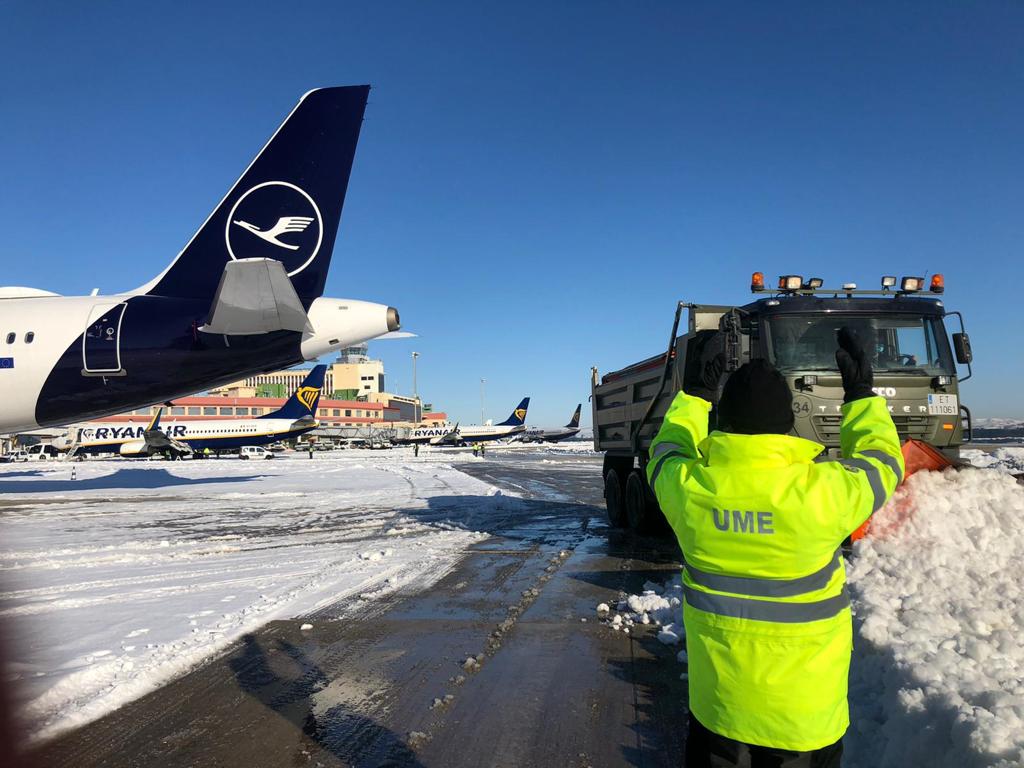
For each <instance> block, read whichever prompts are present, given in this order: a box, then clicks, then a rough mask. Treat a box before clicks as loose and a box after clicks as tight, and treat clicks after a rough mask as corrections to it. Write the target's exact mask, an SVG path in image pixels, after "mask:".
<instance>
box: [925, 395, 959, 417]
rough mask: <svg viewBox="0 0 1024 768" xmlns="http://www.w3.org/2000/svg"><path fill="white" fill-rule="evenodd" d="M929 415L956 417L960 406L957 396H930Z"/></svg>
mask: <svg viewBox="0 0 1024 768" xmlns="http://www.w3.org/2000/svg"><path fill="white" fill-rule="evenodd" d="M928 413H929V414H930V415H932V416H956V415H958V414H959V413H960V404H959V403H958V402H957V400H956V395H928Z"/></svg>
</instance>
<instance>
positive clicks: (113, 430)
mask: <svg viewBox="0 0 1024 768" xmlns="http://www.w3.org/2000/svg"><path fill="white" fill-rule="evenodd" d="M326 371H327V366H326V365H318V366H316V367H315V368H313V370H311V371H310V372H309V374H308V375H307V376H306V378H305V379H304V380H303V382H302V384H301V385H300V386H299V388H298V389H297V390H295V392H294V393H293V394H292V396H291V397H290V398H288V400H287V401H286V402H285V404H284V405H283V406H281V407H280V408H279V409H278V410H276V411H273V412H272V413H267V414H264V415H263V416H259V417H257V418H254V419H209V420H206V421H202V420H198V419H193V420H184V421H177V420H175V421H172V422H170V423H169V424H163V425H161V424H160V413H159V412H158V413H157V415H156V416H155V417H153V420H152V421H151V422H150V423H149V424H148V426H143V425H142V424H113V423H111V424H89V425H87V426H83V427H78V428H77V429H75V430H74V435H73V437H72V440H71V445H70V452H69V453H70V455H71V456H82V455H87V454H96V453H118V454H120V455H121V456H153V455H155V454H159V453H162V454H167V455H171V456H176V455H181V454H189V453H194V452H196V451H202V450H203V449H205V448H209V449H210V450H211V451H223V450H237V449H239V448H241V447H242V446H243V445H266V444H268V443H274V442H277V441H278V440H291V439H294V438H296V437H298V436H299V435H304V434H306V433H307V432H309V431H310V430H313V429H316V427H317V421H316V407H317V404H318V403H319V402H320V393H321V392H322V391H323V386H324V375H325V372H326Z"/></svg>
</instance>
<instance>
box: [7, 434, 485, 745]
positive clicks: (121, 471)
mask: <svg viewBox="0 0 1024 768" xmlns="http://www.w3.org/2000/svg"><path fill="white" fill-rule="evenodd" d="M72 471H74V473H75V479H71V473H72ZM496 493H497V491H496V489H495V488H494V487H492V486H490V485H488V484H486V483H483V482H481V481H478V480H475V479H473V478H471V477H469V476H467V475H465V474H463V473H461V472H459V471H457V470H456V469H454V468H453V466H452V465H451V463H450V459H449V457H447V456H445V455H443V454H441V453H440V452H423V453H421V456H420V457H419V458H418V459H414V458H413V457H412V453H411V451H394V452H389V453H382V454H375V453H367V452H344V453H343V452H334V453H318V454H316V455H315V458H314V459H313V460H309V459H308V458H305V457H304V456H303V455H301V454H300V455H294V454H292V455H289V456H286V457H284V458H277V459H274V460H271V461H240V460H237V459H225V460H210V461H191V462H188V461H186V462H175V463H168V462H124V461H94V462H85V463H77V464H65V463H53V464H50V463H39V464H35V463H33V464H18V465H0V580H2V581H0V618H2V619H3V620H4V623H5V624H8V625H12V626H13V629H14V630H15V632H16V633H17V634H18V636H19V637H20V639H21V642H20V643H18V646H17V655H16V658H15V660H14V663H13V664H11V665H10V666H9V668H7V669H5V670H3V674H5V675H6V676H7V678H8V679H9V680H16V681H17V686H18V687H19V690H20V693H21V695H22V696H23V697H24V700H25V701H24V703H25V708H24V709H25V712H27V714H28V716H29V717H30V718H31V719H32V721H33V722H32V728H33V730H34V733H35V736H36V738H40V739H42V738H48V737H51V736H53V735H56V734H58V733H60V732H61V731H63V730H66V729H68V728H71V727H74V726H77V725H81V724H82V723H85V722H88V721H89V720H92V719H95V718H97V717H99V716H101V715H102V714H104V713H106V712H108V711H110V710H111V709H114V708H116V707H117V706H119V705H121V704H123V703H125V702H126V701H129V700H131V699H135V698H138V697H139V696H141V695H143V694H145V693H148V692H149V691H152V690H154V689H156V688H158V687H159V686H161V685H162V684H164V683H165V682H167V681H168V680H169V679H171V678H173V677H176V676H178V675H180V674H182V673H184V672H185V671H187V670H188V669H190V668H192V667H194V666H195V665H196V664H198V663H199V662H201V661H202V660H204V659H206V658H208V657H210V656H211V655H212V654H215V653H216V652H217V651H219V650H222V649H224V648H226V647H227V646H228V645H229V644H230V643H231V642H232V641H233V640H236V639H237V638H239V637H240V636H242V635H243V634H245V633H246V632H249V631H252V630H254V629H256V628H258V627H260V626H261V625H263V624H265V623H266V622H268V621H270V620H272V619H275V618H286V617H295V616H300V615H304V614H306V613H309V612H310V611H313V610H315V609H317V608H318V607H321V606H324V605H327V604H333V603H335V602H338V601H344V603H343V604H344V605H345V606H346V611H347V612H348V613H349V614H350V615H358V613H359V611H360V610H361V606H362V607H364V608H365V607H368V606H371V605H372V601H373V599H375V598H378V597H380V596H383V595H386V594H388V593H390V592H393V591H394V590H396V589H398V588H400V587H401V586H402V585H404V584H408V583H410V582H412V583H413V584H414V585H415V586H417V587H421V586H425V585H429V584H430V583H431V582H433V581H434V580H436V579H438V578H439V577H441V576H442V575H443V574H444V573H445V572H446V571H447V570H448V569H450V568H451V567H452V566H453V565H454V564H455V562H456V561H457V560H458V558H459V557H460V556H461V554H462V553H463V552H464V551H465V548H466V547H467V546H468V545H470V544H471V543H473V542H474V541H477V540H479V539H480V538H482V537H483V534H478V533H474V532H473V530H472V521H473V519H474V517H475V516H476V515H478V514H480V513H483V514H486V513H487V512H488V509H489V507H497V506H500V505H501V504H502V503H503V502H502V500H501V496H500V495H498V496H496V495H495V494H496Z"/></svg>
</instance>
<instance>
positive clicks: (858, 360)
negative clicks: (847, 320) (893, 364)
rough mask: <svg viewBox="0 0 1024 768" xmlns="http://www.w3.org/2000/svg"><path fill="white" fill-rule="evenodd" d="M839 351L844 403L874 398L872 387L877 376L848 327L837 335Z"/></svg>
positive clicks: (841, 329) (838, 359)
mask: <svg viewBox="0 0 1024 768" xmlns="http://www.w3.org/2000/svg"><path fill="white" fill-rule="evenodd" d="M836 339H837V341H838V342H839V349H837V350H836V364H837V365H838V366H839V373H840V374H842V377H843V392H845V396H844V397H843V402H844V403H852V402H853V401H854V400H860V399H861V398H864V397H874V396H875V393H874V391H873V390H872V389H871V386H872V385H873V384H874V383H875V374H874V372H873V371H872V370H871V362H870V361H869V360H868V356H867V355H866V354H865V353H864V347H863V346H862V345H861V343H860V339H859V338H857V334H856V333H855V332H854V331H852V330H850V329H849V328H847V327H845V326H844V327H842V328H840V329H839V333H838V334H836Z"/></svg>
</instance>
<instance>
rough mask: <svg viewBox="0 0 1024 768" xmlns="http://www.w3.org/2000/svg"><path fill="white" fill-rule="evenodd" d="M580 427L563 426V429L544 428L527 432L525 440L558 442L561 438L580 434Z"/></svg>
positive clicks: (524, 436)
mask: <svg viewBox="0 0 1024 768" xmlns="http://www.w3.org/2000/svg"><path fill="white" fill-rule="evenodd" d="M579 431H580V430H579V428H578V427H563V428H562V429H542V430H537V431H534V432H527V433H526V434H525V435H523V438H522V439H523V441H524V442H534V443H557V442H559V441H561V440H567V439H568V438H570V437H575V436H576V435H577V434H579Z"/></svg>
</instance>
